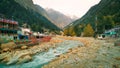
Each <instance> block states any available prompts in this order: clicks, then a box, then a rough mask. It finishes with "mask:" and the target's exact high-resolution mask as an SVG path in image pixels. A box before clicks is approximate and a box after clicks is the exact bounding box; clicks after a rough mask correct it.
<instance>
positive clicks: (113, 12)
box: [65, 0, 120, 36]
mask: <svg viewBox="0 0 120 68" xmlns="http://www.w3.org/2000/svg"><path fill="white" fill-rule="evenodd" d="M86 24H91V25H92V27H93V29H94V30H95V28H96V27H97V29H98V31H97V33H103V32H104V31H105V30H108V29H111V28H113V27H114V26H119V25H120V0H101V1H100V3H99V4H96V5H95V6H93V7H91V8H90V9H89V11H88V12H87V13H86V14H85V15H84V16H83V17H82V18H80V19H78V20H76V21H74V22H73V23H72V24H70V25H69V26H67V27H66V28H65V29H66V30H69V28H70V27H73V31H75V33H76V35H77V36H80V35H81V33H82V32H83V30H84V28H85V27H86ZM95 24H97V26H96V27H95Z"/></svg>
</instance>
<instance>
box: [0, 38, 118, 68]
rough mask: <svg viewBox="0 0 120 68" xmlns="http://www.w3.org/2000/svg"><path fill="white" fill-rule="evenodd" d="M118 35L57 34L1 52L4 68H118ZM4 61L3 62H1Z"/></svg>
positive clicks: (0, 57) (0, 59)
mask: <svg viewBox="0 0 120 68" xmlns="http://www.w3.org/2000/svg"><path fill="white" fill-rule="evenodd" d="M114 42H115V39H109V40H97V39H94V38H90V37H67V36H55V37H52V39H51V40H50V42H40V43H39V45H35V46H30V47H28V48H27V49H15V50H12V51H11V52H9V51H8V52H4V53H2V54H0V61H1V62H2V63H4V64H3V65H2V63H1V64H0V67H1V68H16V67H17V68H41V67H42V68H119V67H120V66H119V65H120V54H119V53H120V46H114ZM1 65H2V66H1Z"/></svg>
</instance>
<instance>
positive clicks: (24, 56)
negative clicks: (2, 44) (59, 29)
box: [0, 36, 84, 68]
mask: <svg viewBox="0 0 120 68" xmlns="http://www.w3.org/2000/svg"><path fill="white" fill-rule="evenodd" d="M78 46H79V47H81V46H84V44H83V43H81V42H79V41H76V40H66V39H64V38H60V37H59V36H56V37H53V38H52V39H51V41H50V42H45V43H40V44H39V45H36V46H32V47H29V48H27V49H15V50H12V51H11V52H9V51H8V52H3V53H2V54H0V60H1V62H2V63H5V64H4V65H2V64H0V67H1V68H6V67H7V68H16V67H17V68H36V67H39V66H42V65H43V64H46V63H48V62H50V61H51V60H53V59H55V58H57V57H58V56H59V55H61V54H63V53H66V52H67V51H68V50H69V49H71V48H74V47H78Z"/></svg>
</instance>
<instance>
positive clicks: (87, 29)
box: [83, 24, 94, 37]
mask: <svg viewBox="0 0 120 68" xmlns="http://www.w3.org/2000/svg"><path fill="white" fill-rule="evenodd" d="M93 35H94V30H93V28H92V27H91V25H90V24H88V25H87V26H86V27H85V29H84V31H83V36H84V37H92V36H93Z"/></svg>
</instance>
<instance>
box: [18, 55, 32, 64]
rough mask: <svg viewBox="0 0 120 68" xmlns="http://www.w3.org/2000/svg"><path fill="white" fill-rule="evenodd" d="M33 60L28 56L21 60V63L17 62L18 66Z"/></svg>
mask: <svg viewBox="0 0 120 68" xmlns="http://www.w3.org/2000/svg"><path fill="white" fill-rule="evenodd" d="M31 60H32V57H31V56H30V55H26V56H24V57H23V58H20V59H19V61H18V62H17V64H21V63H26V62H29V61H31Z"/></svg>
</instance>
